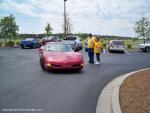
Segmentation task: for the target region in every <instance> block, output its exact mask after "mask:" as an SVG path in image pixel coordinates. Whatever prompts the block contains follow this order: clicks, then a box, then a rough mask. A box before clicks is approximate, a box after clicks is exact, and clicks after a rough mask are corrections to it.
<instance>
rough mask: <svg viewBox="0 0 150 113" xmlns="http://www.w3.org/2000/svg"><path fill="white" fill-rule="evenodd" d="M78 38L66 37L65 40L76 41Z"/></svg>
mask: <svg viewBox="0 0 150 113" xmlns="http://www.w3.org/2000/svg"><path fill="white" fill-rule="evenodd" d="M76 39H77V37H65V38H64V40H76Z"/></svg>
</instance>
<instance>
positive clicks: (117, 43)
mask: <svg viewBox="0 0 150 113" xmlns="http://www.w3.org/2000/svg"><path fill="white" fill-rule="evenodd" d="M108 50H109V52H113V51H120V52H124V51H125V44H124V42H123V40H111V41H110V42H109V45H108Z"/></svg>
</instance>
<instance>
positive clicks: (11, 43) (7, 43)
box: [6, 41, 14, 46]
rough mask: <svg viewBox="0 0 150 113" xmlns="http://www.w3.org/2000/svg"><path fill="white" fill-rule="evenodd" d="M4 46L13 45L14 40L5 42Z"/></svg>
mask: <svg viewBox="0 0 150 113" xmlns="http://www.w3.org/2000/svg"><path fill="white" fill-rule="evenodd" d="M6 46H14V41H9V42H6Z"/></svg>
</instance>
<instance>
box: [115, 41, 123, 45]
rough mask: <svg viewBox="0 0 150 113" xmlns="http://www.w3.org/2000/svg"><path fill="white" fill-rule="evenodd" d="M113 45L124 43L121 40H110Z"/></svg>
mask: <svg viewBox="0 0 150 113" xmlns="http://www.w3.org/2000/svg"><path fill="white" fill-rule="evenodd" d="M112 43H113V44H114V45H124V42H123V41H112Z"/></svg>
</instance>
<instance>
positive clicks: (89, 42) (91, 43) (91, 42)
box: [88, 37, 95, 48]
mask: <svg viewBox="0 0 150 113" xmlns="http://www.w3.org/2000/svg"><path fill="white" fill-rule="evenodd" d="M94 43H95V38H94V37H92V38H89V39H88V48H94Z"/></svg>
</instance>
